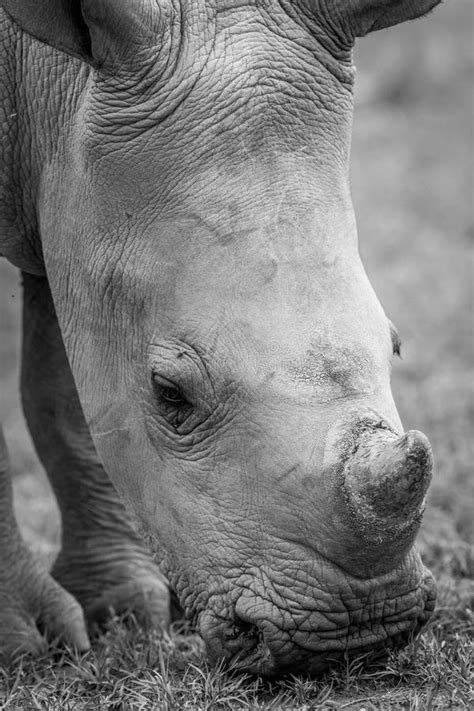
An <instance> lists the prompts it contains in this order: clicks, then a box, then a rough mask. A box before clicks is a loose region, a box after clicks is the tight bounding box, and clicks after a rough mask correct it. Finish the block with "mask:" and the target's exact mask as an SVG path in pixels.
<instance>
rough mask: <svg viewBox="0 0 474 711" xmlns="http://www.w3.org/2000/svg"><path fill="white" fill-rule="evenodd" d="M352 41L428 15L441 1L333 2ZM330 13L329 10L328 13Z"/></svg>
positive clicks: (361, 0) (385, 0)
mask: <svg viewBox="0 0 474 711" xmlns="http://www.w3.org/2000/svg"><path fill="white" fill-rule="evenodd" d="M329 2H330V5H329V6H333V8H334V14H335V15H338V16H339V17H340V18H341V19H342V20H343V22H344V24H345V26H346V31H347V33H348V34H349V35H350V36H351V38H352V39H354V38H355V37H363V36H364V35H367V34H369V32H374V31H375V30H382V29H384V28H385V27H391V26H392V25H398V24H399V23H400V22H405V21H407V20H414V19H415V18H417V17H421V16H422V15H426V13H427V12H429V11H430V10H432V9H433V8H434V7H436V5H439V3H440V2H441V0H335V1H334V0H333V1H332V2H331V0H329ZM328 14H329V10H328Z"/></svg>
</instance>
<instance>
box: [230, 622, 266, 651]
mask: <svg viewBox="0 0 474 711" xmlns="http://www.w3.org/2000/svg"><path fill="white" fill-rule="evenodd" d="M226 636H227V638H228V639H240V640H241V642H242V643H243V644H242V647H243V648H245V649H250V648H251V647H254V646H256V645H257V644H259V643H260V642H261V641H262V639H263V635H262V632H261V630H260V629H259V628H258V627H257V625H255V624H253V623H252V622H246V621H245V620H242V619H241V618H240V617H239V616H238V615H235V618H234V624H233V625H232V627H231V628H230V629H229V630H228V632H227V634H226Z"/></svg>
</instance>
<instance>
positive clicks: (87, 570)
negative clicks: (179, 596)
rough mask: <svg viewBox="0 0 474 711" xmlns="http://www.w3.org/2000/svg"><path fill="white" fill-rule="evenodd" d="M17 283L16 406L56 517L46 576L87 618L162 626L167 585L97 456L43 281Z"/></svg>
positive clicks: (166, 610)
mask: <svg viewBox="0 0 474 711" xmlns="http://www.w3.org/2000/svg"><path fill="white" fill-rule="evenodd" d="M23 287H24V308H23V311H24V313H23V359H22V377H21V386H22V399H23V409H24V412H25V416H26V420H27V422H28V427H29V429H30V432H31V435H32V437H33V441H34V443H35V447H36V450H37V452H38V455H39V457H40V459H41V462H42V464H43V466H44V467H45V469H46V472H47V474H48V477H49V479H50V481H51V484H52V487H53V489H54V492H55V494H56V497H57V499H58V502H59V506H60V509H61V514H62V549H61V552H60V554H59V556H58V558H57V560H56V563H55V565H54V567H53V571H52V572H53V576H54V577H55V578H56V580H58V581H59V582H60V583H61V585H62V586H63V587H64V588H66V590H68V591H69V592H71V593H72V594H73V595H74V596H75V597H76V598H77V599H78V600H79V602H80V603H81V604H82V606H83V608H84V611H85V614H86V618H87V620H88V621H89V622H90V623H91V622H98V623H101V622H102V621H104V619H105V618H107V617H108V616H110V614H111V612H112V611H113V612H117V613H122V612H127V611H131V612H133V613H134V614H135V615H136V617H137V619H138V620H139V621H141V622H143V623H146V624H152V625H155V626H163V625H166V624H167V623H168V622H169V617H170V612H169V592H168V587H167V584H166V582H165V580H164V578H163V576H162V575H161V573H160V571H159V569H158V567H157V566H156V565H155V563H154V562H153V561H152V559H151V558H150V557H149V555H148V553H147V552H146V550H145V548H144V546H143V544H142V542H141V540H140V539H139V538H138V536H137V535H136V534H135V533H134V531H133V529H132V527H131V525H130V523H129V520H128V517H127V515H126V512H125V509H124V507H123V505H122V503H121V502H120V500H119V498H118V495H117V493H116V491H115V489H114V487H113V485H112V483H111V481H110V479H109V477H108V476H107V474H106V472H105V470H104V469H103V467H102V465H101V463H100V461H99V459H98V456H97V454H96V451H95V448H94V444H93V442H92V438H91V436H90V432H89V429H88V426H87V424H86V421H85V419H84V415H83V413H82V408H81V405H80V403H79V399H78V395H77V391H76V387H75V384H74V380H73V377H72V373H71V370H70V367H69V362H68V359H67V356H66V352H65V349H64V345H63V341H62V337H61V333H60V329H59V325H58V321H57V318H56V314H55V310H54V306H53V302H52V298H51V294H50V291H49V286H48V283H47V280H46V279H45V278H42V277H35V276H31V275H24V277H23Z"/></svg>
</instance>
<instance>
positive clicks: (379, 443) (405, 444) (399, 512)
mask: <svg viewBox="0 0 474 711" xmlns="http://www.w3.org/2000/svg"><path fill="white" fill-rule="evenodd" d="M432 470H433V457H432V453H431V446H430V443H429V441H428V439H427V438H426V437H425V435H424V434H422V433H421V432H418V431H416V430H411V431H409V432H406V433H405V434H404V435H402V436H401V437H397V436H396V435H394V434H393V433H392V432H390V431H389V430H383V429H378V430H375V431H374V430H372V432H371V433H367V434H366V435H364V436H362V437H361V438H360V440H359V443H358V446H357V449H356V451H355V452H354V454H353V455H352V457H351V459H350V461H349V462H348V464H347V466H346V469H345V480H344V488H345V493H346V498H347V499H348V504H349V507H350V509H351V513H352V516H353V517H354V518H355V519H356V521H357V523H358V528H359V529H360V530H361V531H362V533H365V534H366V535H365V536H364V537H366V538H367V537H368V538H371V539H375V541H379V542H382V541H387V540H390V539H392V538H396V537H400V536H401V535H403V534H405V537H406V535H408V536H409V537H410V539H413V538H414V536H415V535H416V532H417V530H418V527H419V524H420V522H421V517H422V514H423V509H424V501H425V496H426V492H427V489H428V486H429V484H430V481H431V475H432Z"/></svg>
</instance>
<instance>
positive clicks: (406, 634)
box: [199, 555, 436, 678]
mask: <svg viewBox="0 0 474 711" xmlns="http://www.w3.org/2000/svg"><path fill="white" fill-rule="evenodd" d="M415 569H416V574H415V578H416V580H415V579H414V570H415ZM334 570H335V569H334ZM333 572H334V571H333ZM398 573H400V571H398ZM403 573H404V574H405V575H404V577H403V578H402V580H400V579H399V578H396V574H392V575H390V576H382V577H381V578H380V579H374V580H365V581H364V580H360V579H356V578H352V577H350V578H348V576H347V575H346V574H345V573H343V572H342V571H338V573H337V574H338V575H340V579H339V580H337V581H336V580H334V578H333V580H332V585H329V586H328V589H330V590H331V595H332V598H331V599H330V600H329V599H326V600H325V601H324V602H323V603H322V604H321V597H320V591H315V590H314V589H312V588H311V587H310V586H308V588H307V589H305V590H300V592H301V593H302V594H303V595H304V596H306V604H305V607H301V608H299V609H298V608H297V607H296V605H291V606H289V605H285V607H282V606H279V604H278V603H277V602H276V601H277V600H282V599H283V594H282V593H283V591H281V590H280V591H277V590H274V591H273V594H272V596H271V598H272V599H271V600H270V599H269V597H268V596H267V597H264V596H263V594H264V593H263V591H261V592H258V591H256V592H255V593H253V592H251V590H250V588H247V589H246V590H244V591H242V592H241V594H240V596H239V597H238V598H237V600H236V602H235V603H234V605H233V606H232V608H231V609H230V610H229V608H225V609H226V613H220V614H218V613H215V612H213V609H212V608H211V607H208V608H207V609H206V610H205V611H204V612H203V613H202V614H201V615H200V617H199V628H200V632H201V635H202V637H203V639H204V641H205V643H206V646H207V649H208V653H209V656H210V659H211V660H212V661H219V660H222V659H223V660H225V662H226V663H227V664H228V665H229V666H230V667H231V668H233V669H237V670H239V671H245V672H249V673H251V674H258V675H261V676H265V677H270V678H272V677H280V676H284V675H286V674H305V675H309V676H317V675H319V674H321V673H322V672H323V671H324V670H325V669H326V668H327V667H328V666H329V665H330V664H331V663H332V662H334V661H338V660H342V659H343V658H344V657H346V656H347V655H349V656H350V657H353V656H356V655H358V654H365V653H367V652H368V651H375V652H379V653H382V652H383V651H385V650H387V649H392V648H395V647H401V646H404V645H405V644H407V643H408V641H409V640H410V638H412V637H413V635H415V634H417V633H418V632H419V630H420V629H421V628H422V627H423V625H424V624H425V623H426V622H427V620H428V619H429V617H430V615H431V613H432V611H433V609H434V605H435V599H436V587H435V583H434V580H433V578H432V576H431V574H430V573H429V571H427V570H426V569H425V568H424V567H423V566H422V565H421V563H420V561H419V558H418V556H417V555H416V557H413V556H412V557H411V560H410V562H409V563H408V562H407V567H406V568H405V570H404V571H403V572H402V574H403ZM407 581H408V582H407ZM394 585H396V590H394V589H393V586H394ZM295 587H296V586H295ZM336 587H339V590H338V591H337V593H336V590H335V588H336ZM266 592H267V595H268V590H267V591H266ZM286 592H287V598H290V599H294V598H295V590H292V589H288V591H286ZM335 593H336V594H335ZM220 602H221V603H222V601H220ZM220 609H222V606H221V605H220Z"/></svg>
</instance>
